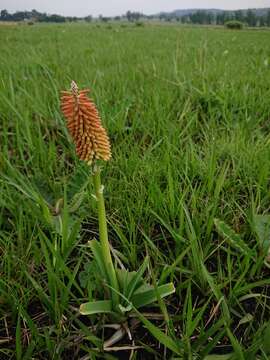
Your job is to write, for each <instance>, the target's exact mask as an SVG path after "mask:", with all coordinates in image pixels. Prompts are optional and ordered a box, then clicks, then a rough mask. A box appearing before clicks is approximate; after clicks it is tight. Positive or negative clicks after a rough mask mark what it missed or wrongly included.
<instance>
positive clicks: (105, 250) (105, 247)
mask: <svg viewBox="0 0 270 360" xmlns="http://www.w3.org/2000/svg"><path fill="white" fill-rule="evenodd" d="M100 172H101V170H100V167H99V166H97V165H95V166H94V171H93V181H94V190H95V198H96V201H97V206H98V223H99V240H100V245H101V250H102V257H103V262H104V265H105V269H106V272H107V276H108V279H109V280H110V284H111V287H112V288H113V289H111V296H112V302H113V305H114V307H115V306H116V305H117V304H119V295H118V293H119V286H118V281H117V277H116V272H115V268H114V265H113V261H112V257H111V250H110V244H109V240H108V230H107V220H106V210H105V204H104V197H103V185H102V184H101V179H100ZM114 290H115V291H114Z"/></svg>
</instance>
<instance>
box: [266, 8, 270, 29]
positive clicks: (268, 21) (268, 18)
mask: <svg viewBox="0 0 270 360" xmlns="http://www.w3.org/2000/svg"><path fill="white" fill-rule="evenodd" d="M266 25H267V26H270V10H268V11H267V15H266Z"/></svg>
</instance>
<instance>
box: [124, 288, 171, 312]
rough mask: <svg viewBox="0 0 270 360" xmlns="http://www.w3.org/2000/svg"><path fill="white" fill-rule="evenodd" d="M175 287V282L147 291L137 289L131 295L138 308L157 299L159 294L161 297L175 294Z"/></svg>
mask: <svg viewBox="0 0 270 360" xmlns="http://www.w3.org/2000/svg"><path fill="white" fill-rule="evenodd" d="M174 292H175V288H174V285H173V283H169V284H165V285H161V286H159V287H158V288H157V289H149V290H145V291H137V292H135V293H134V295H133V296H132V297H131V299H130V300H131V302H132V304H133V305H134V306H135V307H136V308H140V307H143V306H146V305H149V304H152V303H153V302H155V301H157V299H158V296H160V297H161V298H163V297H165V296H168V295H170V294H173V293H174Z"/></svg>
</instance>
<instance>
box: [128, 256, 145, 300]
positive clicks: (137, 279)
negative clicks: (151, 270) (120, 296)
mask: <svg viewBox="0 0 270 360" xmlns="http://www.w3.org/2000/svg"><path fill="white" fill-rule="evenodd" d="M148 264H149V258H148V256H147V257H146V258H145V259H144V262H143V263H142V265H141V267H140V268H139V270H138V271H137V272H136V273H135V276H134V277H133V281H132V282H130V283H129V284H128V288H127V298H128V299H130V298H131V297H132V295H133V293H134V292H135V291H136V290H137V289H138V288H139V286H140V285H141V284H142V283H143V279H142V276H143V274H144V272H145V270H146V268H147V266H148Z"/></svg>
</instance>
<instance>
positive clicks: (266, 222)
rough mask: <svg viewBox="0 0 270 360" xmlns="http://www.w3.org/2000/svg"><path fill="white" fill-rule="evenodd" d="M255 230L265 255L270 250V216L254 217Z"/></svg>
mask: <svg viewBox="0 0 270 360" xmlns="http://www.w3.org/2000/svg"><path fill="white" fill-rule="evenodd" d="M253 225H254V230H255V232H256V234H257V236H258V239H259V242H260V245H261V247H262V249H263V251H264V252H265V253H267V252H268V250H269V248H270V215H254V217H253Z"/></svg>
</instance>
